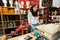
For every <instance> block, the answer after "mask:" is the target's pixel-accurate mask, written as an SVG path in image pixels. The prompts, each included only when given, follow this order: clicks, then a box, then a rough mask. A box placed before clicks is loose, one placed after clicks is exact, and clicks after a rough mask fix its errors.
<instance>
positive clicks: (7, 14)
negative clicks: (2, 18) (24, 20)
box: [3, 13, 20, 15]
mask: <svg viewBox="0 0 60 40" xmlns="http://www.w3.org/2000/svg"><path fill="white" fill-rule="evenodd" d="M3 15H20V14H9V13H3Z"/></svg>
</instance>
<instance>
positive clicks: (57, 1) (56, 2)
mask: <svg viewBox="0 0 60 40" xmlns="http://www.w3.org/2000/svg"><path fill="white" fill-rule="evenodd" d="M39 5H40V6H39V7H40V8H44V7H43V6H42V0H40V2H39ZM52 6H54V7H60V0H53V3H52Z"/></svg>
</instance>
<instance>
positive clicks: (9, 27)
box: [5, 26, 18, 29]
mask: <svg viewBox="0 0 60 40" xmlns="http://www.w3.org/2000/svg"><path fill="white" fill-rule="evenodd" d="M17 27H18V26H15V27H11V28H17ZM5 29H10V27H9V28H5Z"/></svg>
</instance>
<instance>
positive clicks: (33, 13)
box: [30, 4, 38, 17]
mask: <svg viewBox="0 0 60 40" xmlns="http://www.w3.org/2000/svg"><path fill="white" fill-rule="evenodd" d="M35 6H36V4H34V5H32V6H31V8H30V12H31V13H32V15H33V16H34V17H37V16H38V10H37V11H36V12H34V11H33V8H34V7H35ZM37 6H38V5H37ZM37 8H38V7H37Z"/></svg>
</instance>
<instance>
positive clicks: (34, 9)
mask: <svg viewBox="0 0 60 40" xmlns="http://www.w3.org/2000/svg"><path fill="white" fill-rule="evenodd" d="M38 15H39V12H38V5H36V4H34V5H32V6H31V8H30V11H28V23H29V24H30V25H33V26H34V27H36V26H38V25H39V24H40V23H39V16H38ZM31 31H33V30H32V28H31Z"/></svg>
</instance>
